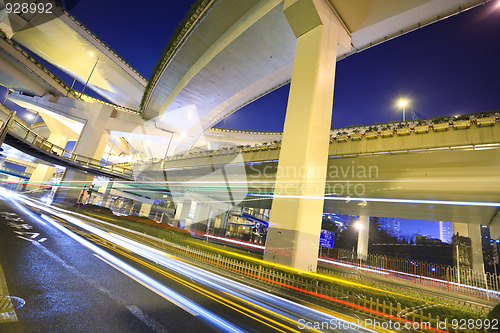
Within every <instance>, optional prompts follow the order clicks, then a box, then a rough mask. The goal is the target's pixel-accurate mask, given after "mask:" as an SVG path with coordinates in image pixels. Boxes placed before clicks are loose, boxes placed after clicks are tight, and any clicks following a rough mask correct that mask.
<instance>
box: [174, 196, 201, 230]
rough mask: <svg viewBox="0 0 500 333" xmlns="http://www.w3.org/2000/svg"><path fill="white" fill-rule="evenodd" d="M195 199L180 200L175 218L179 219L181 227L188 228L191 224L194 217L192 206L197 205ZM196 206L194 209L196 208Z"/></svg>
mask: <svg viewBox="0 0 500 333" xmlns="http://www.w3.org/2000/svg"><path fill="white" fill-rule="evenodd" d="M195 205H196V203H195V204H193V201H191V200H184V201H183V202H179V203H178V204H177V210H176V211H175V219H176V220H177V221H179V227H181V228H187V227H188V226H189V225H191V221H192V219H193V212H192V207H193V206H195ZM195 208H196V207H194V208H193V209H195Z"/></svg>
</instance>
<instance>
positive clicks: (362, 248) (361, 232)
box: [358, 216, 370, 260]
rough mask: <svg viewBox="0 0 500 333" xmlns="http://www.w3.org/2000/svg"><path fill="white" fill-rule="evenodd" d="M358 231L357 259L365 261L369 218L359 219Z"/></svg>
mask: <svg viewBox="0 0 500 333" xmlns="http://www.w3.org/2000/svg"><path fill="white" fill-rule="evenodd" d="M358 226H359V229H358V259H363V260H366V258H367V255H368V235H369V232H370V217H369V216H360V217H359V225H358Z"/></svg>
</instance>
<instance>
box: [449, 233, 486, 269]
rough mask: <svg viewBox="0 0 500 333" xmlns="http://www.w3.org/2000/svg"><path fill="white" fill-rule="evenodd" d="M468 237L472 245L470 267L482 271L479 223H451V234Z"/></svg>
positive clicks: (481, 244) (481, 245) (482, 261)
mask: <svg viewBox="0 0 500 333" xmlns="http://www.w3.org/2000/svg"><path fill="white" fill-rule="evenodd" d="M457 233H458V235H460V236H462V237H469V238H470V240H471V247H472V269H473V270H475V271H478V272H480V273H484V259H483V243H482V242H481V226H480V225H479V224H468V223H453V234H454V235H456V234H457Z"/></svg>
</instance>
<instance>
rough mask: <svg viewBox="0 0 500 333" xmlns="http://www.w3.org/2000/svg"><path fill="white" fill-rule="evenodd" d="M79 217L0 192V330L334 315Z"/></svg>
mask: <svg viewBox="0 0 500 333" xmlns="http://www.w3.org/2000/svg"><path fill="white" fill-rule="evenodd" d="M68 221H69V222H68ZM79 223H80V222H78V221H76V222H75V221H73V220H65V219H64V218H61V215H56V214H51V213H50V212H48V211H46V210H44V211H42V210H39V209H37V208H32V207H31V208H30V209H28V208H27V207H26V206H25V205H23V204H22V202H21V201H19V200H16V199H11V198H9V195H7V196H6V195H5V193H4V194H3V195H1V194H0V266H1V268H2V270H3V273H4V274H3V275H4V276H5V280H6V281H5V282H6V287H7V288H8V293H9V295H10V296H16V297H20V298H21V299H23V300H24V301H25V305H24V306H22V307H20V308H17V309H16V310H15V315H16V317H17V321H14V322H3V323H2V321H1V317H0V332H207V333H208V332H220V331H223V332H275V331H278V332H303V331H310V330H304V327H303V326H304V325H303V323H306V322H318V321H319V322H327V321H329V322H332V321H337V320H338V321H339V322H340V321H342V320H341V319H340V318H339V317H333V316H332V315H331V314H325V313H323V312H321V311H318V310H313V309H310V308H307V307H305V306H303V305H300V304H298V303H294V302H292V301H290V300H286V299H282V298H280V297H277V296H274V295H271V294H267V293H265V292H260V291H258V290H256V289H253V288H252V287H251V286H248V285H244V284H240V283H237V282H234V281H231V280H228V279H225V278H223V277H220V276H217V275H215V274H213V273H209V272H207V271H203V270H202V269H200V268H198V267H195V266H192V265H190V264H189V263H185V262H182V261H179V260H177V259H176V258H172V257H170V256H165V255H164V254H161V253H157V252H154V251H151V249H148V248H146V247H144V246H142V245H140V244H138V243H135V242H132V241H129V240H127V239H125V238H122V237H119V236H117V235H113V234H110V233H106V232H104V231H102V230H92V228H91V227H89V226H85V225H84V224H79ZM0 286H1V281H0ZM0 291H1V288H0ZM4 296H6V295H4ZM343 325H344V326H343V327H344V328H345V327H346V325H345V323H344V324H343ZM327 328H328V327H327ZM326 330H327V329H325V330H322V329H318V330H316V329H313V330H312V331H317V332H319V331H326ZM335 331H345V332H354V331H365V330H364V329H358V328H356V329H354V328H346V329H342V330H338V329H336V330H335Z"/></svg>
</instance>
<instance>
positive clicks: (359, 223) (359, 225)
mask: <svg viewBox="0 0 500 333" xmlns="http://www.w3.org/2000/svg"><path fill="white" fill-rule="evenodd" d="M354 228H355V229H356V230H361V229H362V228H363V226H362V225H361V222H359V221H358V222H356V223H354Z"/></svg>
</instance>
